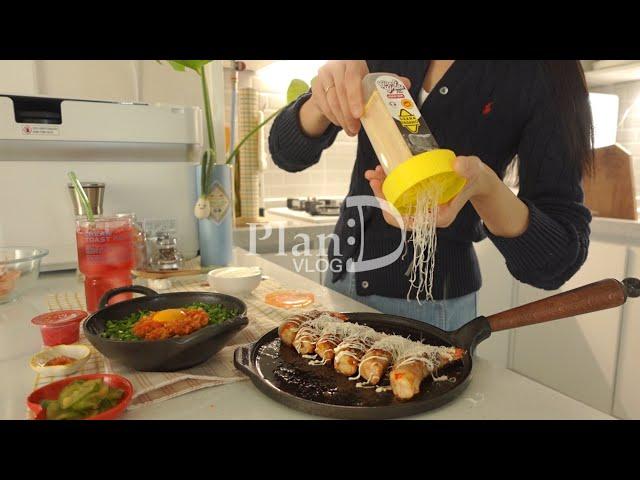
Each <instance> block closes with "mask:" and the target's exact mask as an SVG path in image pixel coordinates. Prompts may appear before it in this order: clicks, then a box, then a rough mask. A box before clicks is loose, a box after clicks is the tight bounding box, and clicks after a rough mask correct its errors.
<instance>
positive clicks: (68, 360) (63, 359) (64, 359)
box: [44, 355, 75, 367]
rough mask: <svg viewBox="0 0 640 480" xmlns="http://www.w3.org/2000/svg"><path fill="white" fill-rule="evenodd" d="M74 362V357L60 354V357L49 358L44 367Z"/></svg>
mask: <svg viewBox="0 0 640 480" xmlns="http://www.w3.org/2000/svg"><path fill="white" fill-rule="evenodd" d="M73 362H75V359H73V358H70V357H67V356H65V355H62V356H60V357H55V358H52V359H51V360H49V361H48V362H47V363H45V364H44V366H45V367H55V366H58V365H69V364H70V363H73Z"/></svg>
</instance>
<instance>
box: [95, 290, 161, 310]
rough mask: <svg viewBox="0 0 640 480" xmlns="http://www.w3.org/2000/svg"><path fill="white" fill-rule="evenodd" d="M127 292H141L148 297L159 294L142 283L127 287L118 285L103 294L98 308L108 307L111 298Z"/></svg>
mask: <svg viewBox="0 0 640 480" xmlns="http://www.w3.org/2000/svg"><path fill="white" fill-rule="evenodd" d="M127 292H134V293H141V294H143V295H146V296H147V297H155V296H156V295H158V292H156V291H155V290H151V289H150V288H147V287H143V286H142V285H128V286H126V287H118V288H114V289H112V290H109V291H108V292H106V293H105V294H104V295H102V297H101V298H100V303H99V304H98V308H99V309H102V308H104V307H106V306H107V303H108V302H109V300H111V299H112V298H113V297H115V296H116V295H119V294H121V293H127Z"/></svg>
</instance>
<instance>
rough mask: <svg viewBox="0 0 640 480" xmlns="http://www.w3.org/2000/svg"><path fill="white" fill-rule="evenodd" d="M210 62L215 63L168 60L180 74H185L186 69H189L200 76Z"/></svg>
mask: <svg viewBox="0 0 640 480" xmlns="http://www.w3.org/2000/svg"><path fill="white" fill-rule="evenodd" d="M210 62H213V60H167V63H168V64H169V65H171V67H172V68H173V69H174V70H176V71H178V72H184V71H185V69H187V68H189V69H191V70H193V71H194V72H196V73H197V74H198V75H200V71H201V70H202V67H204V66H205V65H206V64H207V63H210Z"/></svg>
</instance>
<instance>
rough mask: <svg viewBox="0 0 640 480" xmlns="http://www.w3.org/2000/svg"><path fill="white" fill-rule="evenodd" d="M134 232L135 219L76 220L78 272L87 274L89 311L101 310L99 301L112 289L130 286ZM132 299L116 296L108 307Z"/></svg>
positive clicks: (133, 254)
mask: <svg viewBox="0 0 640 480" xmlns="http://www.w3.org/2000/svg"><path fill="white" fill-rule="evenodd" d="M134 240H135V230H134V218H133V216H132V215H117V216H98V217H95V218H94V219H93V221H89V220H88V219H87V218H86V217H82V218H78V219H77V220H76V242H77V246H78V268H79V269H80V271H81V272H82V273H83V274H84V277H85V278H84V293H85V297H86V300H87V311H88V312H90V313H93V312H95V311H96V310H98V302H99V301H100V297H102V295H103V294H104V293H105V292H107V291H108V290H111V289H112V288H117V287H124V286H127V285H131V270H132V269H133V268H134V266H135V250H134ZM130 298H132V294H131V293H125V294H121V295H117V296H115V297H114V298H113V299H112V300H111V301H110V302H109V303H110V304H111V303H116V302H120V301H123V300H128V299H130Z"/></svg>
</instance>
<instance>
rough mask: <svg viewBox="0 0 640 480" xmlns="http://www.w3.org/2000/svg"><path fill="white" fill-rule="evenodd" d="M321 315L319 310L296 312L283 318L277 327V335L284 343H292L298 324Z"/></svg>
mask: <svg viewBox="0 0 640 480" xmlns="http://www.w3.org/2000/svg"><path fill="white" fill-rule="evenodd" d="M320 315H321V313H320V311H319V310H310V311H308V312H305V313H296V314H295V315H291V316H289V317H287V318H285V319H284V321H283V322H282V323H281V324H280V326H279V327H278V336H279V337H280V340H281V341H282V343H284V344H285V345H288V346H291V345H293V341H294V340H295V338H296V334H297V333H298V330H299V329H300V325H302V324H303V323H304V322H307V321H309V320H313V319H314V318H318V317H319V316H320Z"/></svg>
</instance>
